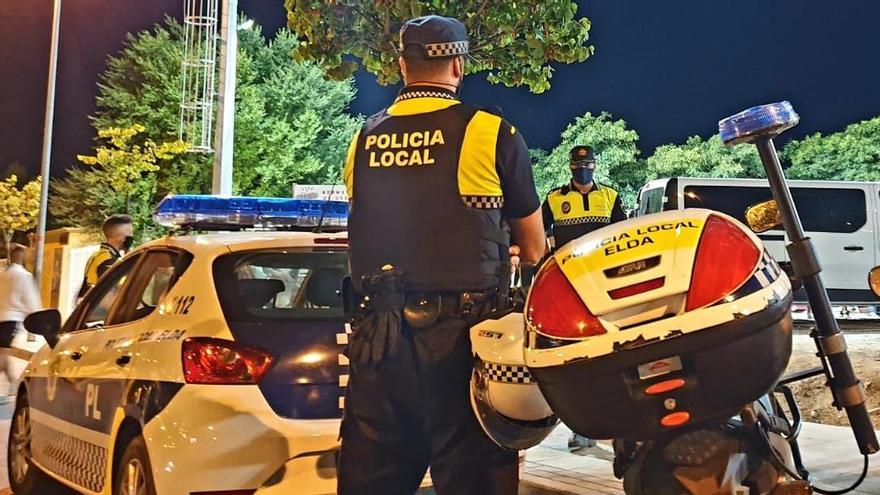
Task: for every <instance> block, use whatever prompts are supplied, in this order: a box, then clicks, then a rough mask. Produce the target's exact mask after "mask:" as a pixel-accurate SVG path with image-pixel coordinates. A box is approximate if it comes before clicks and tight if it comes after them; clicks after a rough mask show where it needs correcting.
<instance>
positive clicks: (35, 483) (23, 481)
mask: <svg viewBox="0 0 880 495" xmlns="http://www.w3.org/2000/svg"><path fill="white" fill-rule="evenodd" d="M6 445H7V452H6V454H7V455H6V462H7V466H6V468H7V472H8V473H9V487H10V488H11V489H12V492H13V493H15V494H16V495H39V494H42V493H68V492H69V491H68V490H67V489H66V487H62V486H61V485H60V484H59V483H58V482H57V481H55V480H53V479H52V478H50V477H49V476H48V475H47V474H46V473H44V472H43V471H41V470H40V469H39V468H38V467H36V466H34V465H33V464H31V421H30V411H29V410H28V400H27V395H26V394H24V393H22V394H21V395H19V396H18V400H17V401H16V403H15V412H14V413H13V414H12V424H11V425H10V426H9V442H8V443H7V444H6Z"/></svg>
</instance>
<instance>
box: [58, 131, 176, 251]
mask: <svg viewBox="0 0 880 495" xmlns="http://www.w3.org/2000/svg"><path fill="white" fill-rule="evenodd" d="M144 131H145V129H144V127H143V126H141V125H139V124H134V125H132V126H131V127H128V128H124V129H119V128H110V129H103V130H101V131H99V132H98V138H99V140H101V141H103V143H102V144H101V145H99V146H98V147H97V148H96V149H95V154H94V155H79V156H78V157H77V158H78V159H79V160H80V161H81V162H82V163H84V164H85V165H87V166H88V167H86V168H74V169H72V170H69V171H68V176H67V177H66V178H64V179H62V180H59V181H53V184H52V188H53V195H52V199H51V202H50V207H51V209H52V214H53V215H54V216H55V218H57V219H58V220H59V221H61V222H62V223H64V224H67V225H75V226H78V227H84V228H87V229H89V230H93V231H97V230H98V229H99V228H100V226H101V224H102V223H103V222H104V219H105V218H106V217H107V216H109V215H111V214H114V213H126V214H129V215H131V216H132V219H133V220H134V223H135V227H136V228H137V237H138V238H139V239H143V238H145V237H146V236H148V235H150V234H152V233H154V232H155V229H154V228H153V227H152V226H151V224H150V214H151V212H152V207H153V206H154V201H155V193H156V190H157V183H158V176H157V172H158V171H159V170H161V169H162V168H163V166H164V165H165V164H166V163H167V162H169V161H171V160H173V159H174V158H175V157H176V156H178V155H180V154H181V153H183V152H184V151H185V150H186V147H187V146H186V143H184V142H182V141H179V140H176V141H168V142H164V143H155V142H153V141H152V140H150V139H144V138H143V136H140V134H141V133H143V132H144Z"/></svg>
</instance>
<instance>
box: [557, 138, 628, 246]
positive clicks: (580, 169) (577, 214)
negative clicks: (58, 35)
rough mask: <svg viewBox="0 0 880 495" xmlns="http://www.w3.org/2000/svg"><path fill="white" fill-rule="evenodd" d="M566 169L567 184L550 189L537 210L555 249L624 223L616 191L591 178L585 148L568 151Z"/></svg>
mask: <svg viewBox="0 0 880 495" xmlns="http://www.w3.org/2000/svg"><path fill="white" fill-rule="evenodd" d="M568 167H569V169H570V170H571V182H569V183H568V184H566V185H564V186H562V187H557V188H556V189H553V190H551V191H550V192H549V193H548V194H547V199H546V200H545V201H544V205H543V206H542V208H541V210H542V212H543V217H544V227H545V228H546V229H547V230H548V232H550V234H551V236H552V239H553V247H554V248H555V249H559V248H561V247H562V246H564V245H565V244H567V243H568V242H569V241H572V240H574V239H577V238H578V237H580V236H582V235H584V234H586V233H588V232H592V231H594V230H596V229H599V228H602V227H604V226H606V225H609V224H612V223H614V222H619V221H621V220H626V213H624V211H623V206H622V205H621V202H620V196H619V195H618V194H617V191H615V190H614V189H611V188H610V187H608V186H606V185H604V184H599V183H598V182H596V181H595V180H594V179H593V173H594V172H595V171H596V159H595V158H594V157H593V150H592V149H590V147H589V146H575V147H574V148H572V149H571V152H570V153H569V164H568Z"/></svg>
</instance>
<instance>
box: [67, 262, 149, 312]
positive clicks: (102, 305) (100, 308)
mask: <svg viewBox="0 0 880 495" xmlns="http://www.w3.org/2000/svg"><path fill="white" fill-rule="evenodd" d="M140 258H141V256H140V255H135V256H131V257H129V258H126V259H125V260H124V261H122V262H121V263H120V264H119V266H116V267H114V268H112V271H111V272H110V273H108V274H107V275H106V276H105V277H104V278H102V279H101V281H100V282H98V285H97V286H96V287H95V288H94V289H93V290H92V293H91V294H90V295H89V296H90V297H89V298H88V299H87V300H86V301H84V304H85V307H84V308H83V310H82V312H81V313H79V314H83V315H84V316H83V317H82V319H80V320H79V322H78V324H77V326H76V328H73V329H72V330H84V329H89V328H100V327H103V326H104V322H105V320H106V319H107V316H109V314H110V310H111V309H112V308H113V305H114V303H115V302H116V300H117V298H118V296H119V295H120V294H121V293H122V289H123V286H124V285H125V283H126V282H127V281H128V279H129V274H130V273H131V271H132V269H133V268H134V267H135V266H136V265H137V262H138V261H139V260H140Z"/></svg>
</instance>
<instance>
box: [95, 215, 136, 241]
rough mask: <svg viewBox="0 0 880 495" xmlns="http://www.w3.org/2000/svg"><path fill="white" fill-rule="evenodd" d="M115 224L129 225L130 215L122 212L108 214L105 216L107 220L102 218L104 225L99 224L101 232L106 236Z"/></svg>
mask: <svg viewBox="0 0 880 495" xmlns="http://www.w3.org/2000/svg"><path fill="white" fill-rule="evenodd" d="M117 225H131V216H129V215H123V214H117V215H110V216H109V217H107V220H104V225H102V226H101V232H103V233H104V235H105V236H107V235H109V234H110V231H111V230H112V229H113V227H116V226H117Z"/></svg>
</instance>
